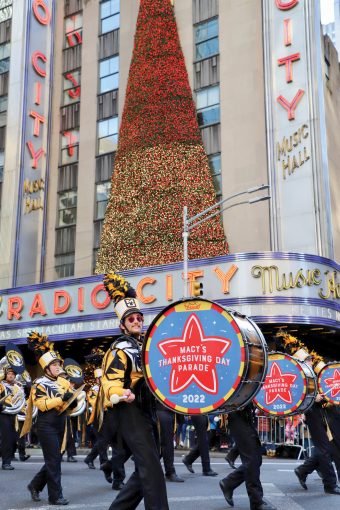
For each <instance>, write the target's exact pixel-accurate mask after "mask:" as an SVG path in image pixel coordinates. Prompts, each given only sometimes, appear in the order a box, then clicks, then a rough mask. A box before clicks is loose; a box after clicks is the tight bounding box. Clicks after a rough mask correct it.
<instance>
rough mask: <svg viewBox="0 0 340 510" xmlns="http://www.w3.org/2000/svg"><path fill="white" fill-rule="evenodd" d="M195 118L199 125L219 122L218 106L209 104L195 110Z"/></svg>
mask: <svg viewBox="0 0 340 510" xmlns="http://www.w3.org/2000/svg"><path fill="white" fill-rule="evenodd" d="M197 120H198V124H199V126H206V125H208V124H217V123H218V122H220V106H219V105H217V106H209V107H208V108H204V109H203V110H200V111H199V112H197Z"/></svg>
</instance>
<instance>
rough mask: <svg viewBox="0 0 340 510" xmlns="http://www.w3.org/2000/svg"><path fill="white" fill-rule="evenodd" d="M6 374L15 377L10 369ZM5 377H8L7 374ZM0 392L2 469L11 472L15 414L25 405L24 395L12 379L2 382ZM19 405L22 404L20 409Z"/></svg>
mask: <svg viewBox="0 0 340 510" xmlns="http://www.w3.org/2000/svg"><path fill="white" fill-rule="evenodd" d="M8 372H12V373H13V377H15V374H14V372H13V370H12V369H8ZM5 377H6V378H7V377H9V376H7V373H6V376H5ZM0 392H1V393H0V399H1V400H2V403H1V404H0V432H1V457H2V469H5V470H13V469H14V467H13V466H12V465H11V461H12V458H13V455H14V452H15V450H16V442H17V429H18V421H17V414H18V413H19V411H20V410H21V407H22V406H23V405H24V404H25V394H24V390H23V389H22V387H21V386H20V385H19V384H17V383H16V381H15V379H13V381H12V380H11V382H10V381H7V380H6V379H5V380H4V381H2V382H1V386H0ZM20 403H22V406H21V407H20ZM18 404H19V405H18Z"/></svg>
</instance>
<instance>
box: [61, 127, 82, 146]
mask: <svg viewBox="0 0 340 510" xmlns="http://www.w3.org/2000/svg"><path fill="white" fill-rule="evenodd" d="M67 133H70V134H68V135H67V136H66V135H65V134H62V136H61V146H62V147H67V146H68V145H70V146H73V145H75V144H77V143H78V141H79V131H77V130H75V129H71V130H70V131H67Z"/></svg>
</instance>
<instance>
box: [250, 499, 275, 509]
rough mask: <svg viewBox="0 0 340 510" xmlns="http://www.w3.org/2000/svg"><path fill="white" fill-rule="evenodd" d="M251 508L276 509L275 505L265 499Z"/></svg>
mask: <svg viewBox="0 0 340 510" xmlns="http://www.w3.org/2000/svg"><path fill="white" fill-rule="evenodd" d="M251 510H276V507H275V506H273V505H271V504H270V503H267V501H262V503H261V504H260V506H255V507H251Z"/></svg>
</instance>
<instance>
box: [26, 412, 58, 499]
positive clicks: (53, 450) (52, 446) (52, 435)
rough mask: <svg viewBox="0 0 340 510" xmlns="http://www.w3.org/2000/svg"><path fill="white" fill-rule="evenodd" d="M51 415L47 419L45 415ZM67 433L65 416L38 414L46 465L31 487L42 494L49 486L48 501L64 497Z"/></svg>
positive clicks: (39, 436)
mask: <svg viewBox="0 0 340 510" xmlns="http://www.w3.org/2000/svg"><path fill="white" fill-rule="evenodd" d="M48 413H51V414H49V416H47V417H45V416H44V414H48ZM64 431H65V416H64V415H58V414H57V412H55V411H53V410H52V411H47V413H40V411H39V412H38V420H37V433H38V438H39V442H40V446H41V449H42V452H43V455H44V461H45V464H44V465H43V467H42V468H41V469H40V471H39V472H38V473H37V474H36V475H35V477H34V478H33V480H32V481H31V483H30V486H31V487H33V488H35V489H36V490H37V491H38V492H41V491H42V490H43V488H44V487H45V485H46V484H47V490H48V499H49V500H50V501H56V500H57V499H59V498H60V497H62V495H63V490H62V487H61V452H60V449H61V445H62V441H63V436H64Z"/></svg>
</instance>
